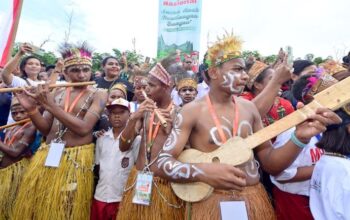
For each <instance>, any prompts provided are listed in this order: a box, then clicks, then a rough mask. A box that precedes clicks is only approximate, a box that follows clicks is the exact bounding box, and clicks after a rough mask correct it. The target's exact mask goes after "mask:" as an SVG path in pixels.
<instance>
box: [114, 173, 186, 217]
mask: <svg viewBox="0 0 350 220" xmlns="http://www.w3.org/2000/svg"><path fill="white" fill-rule="evenodd" d="M136 177H137V170H136V168H135V167H134V168H133V169H132V170H131V172H130V174H129V178H128V181H127V184H126V187H125V188H128V187H130V186H132V185H133V184H134V183H135V181H136ZM153 182H154V183H153V186H152V198H151V204H150V205H149V206H144V205H137V204H133V203H132V199H133V196H134V187H132V188H131V189H129V190H128V191H126V192H125V193H124V196H123V200H122V202H121V203H120V206H119V211H118V216H117V219H118V220H141V219H142V220H158V219H159V220H182V219H184V215H185V208H184V205H183V202H182V201H181V200H180V199H179V198H177V197H176V195H175V194H174V192H173V191H172V189H171V187H170V183H169V182H168V181H167V180H164V179H161V178H159V177H153ZM155 184H156V185H155ZM160 193H161V194H162V195H163V196H164V197H165V198H166V199H167V201H168V202H169V203H170V204H173V205H176V206H180V208H175V207H171V206H169V204H167V203H166V202H165V201H164V200H163V198H162V197H161V196H160Z"/></svg>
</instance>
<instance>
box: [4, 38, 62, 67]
mask: <svg viewBox="0 0 350 220" xmlns="http://www.w3.org/2000/svg"><path fill="white" fill-rule="evenodd" d="M19 46H20V43H18V42H17V43H15V44H14V47H13V48H12V52H11V54H12V56H15V55H16V53H17V52H18V50H19ZM33 55H34V56H36V57H38V58H39V59H40V60H41V61H42V62H44V63H45V64H46V65H55V63H56V60H57V57H56V55H55V54H54V53H53V52H51V51H48V52H46V51H45V50H43V49H40V53H34V54H33Z"/></svg>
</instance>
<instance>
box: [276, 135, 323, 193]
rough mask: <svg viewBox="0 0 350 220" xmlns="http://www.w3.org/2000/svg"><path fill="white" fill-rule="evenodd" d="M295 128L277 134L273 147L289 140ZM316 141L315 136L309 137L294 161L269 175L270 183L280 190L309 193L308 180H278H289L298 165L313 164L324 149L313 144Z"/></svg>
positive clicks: (293, 175) (277, 146)
mask: <svg viewBox="0 0 350 220" xmlns="http://www.w3.org/2000/svg"><path fill="white" fill-rule="evenodd" d="M294 130H295V128H291V129H289V130H287V131H285V132H283V133H282V134H280V135H278V136H277V138H276V141H275V142H274V144H273V147H274V148H279V147H282V146H283V145H284V144H285V143H287V142H288V141H289V140H290V137H291V135H292V133H293V132H294ZM317 142H318V139H317V138H316V137H313V138H311V140H310V142H309V143H308V144H307V145H306V147H304V148H303V150H302V151H301V152H300V153H299V155H298V157H297V158H296V159H295V160H294V162H293V163H292V164H291V165H290V166H289V167H288V168H287V169H285V170H284V171H283V172H282V173H280V174H279V175H277V176H271V175H270V179H271V181H272V183H273V184H274V185H275V186H277V187H278V188H279V189H280V190H282V191H284V192H288V193H292V194H298V195H304V196H309V195H310V180H305V181H300V182H292V183H280V182H278V181H286V180H290V179H292V178H293V177H295V175H296V174H297V171H298V167H304V166H311V165H314V164H315V163H316V162H317V161H318V160H319V159H320V158H321V156H322V154H323V152H324V150H322V149H319V148H317V147H316V146H315V145H316V143H317Z"/></svg>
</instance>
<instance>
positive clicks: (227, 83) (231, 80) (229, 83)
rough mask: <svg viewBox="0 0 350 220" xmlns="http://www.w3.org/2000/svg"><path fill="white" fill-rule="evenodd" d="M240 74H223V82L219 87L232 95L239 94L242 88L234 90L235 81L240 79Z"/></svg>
mask: <svg viewBox="0 0 350 220" xmlns="http://www.w3.org/2000/svg"><path fill="white" fill-rule="evenodd" d="M241 75H242V74H241V73H237V72H234V71H232V70H230V71H228V72H226V73H224V74H223V76H222V77H223V78H224V81H223V82H222V83H221V85H222V86H223V87H225V88H229V89H230V92H232V93H233V94H240V93H241V92H242V89H243V88H236V85H235V81H236V80H237V79H239V78H240V77H241Z"/></svg>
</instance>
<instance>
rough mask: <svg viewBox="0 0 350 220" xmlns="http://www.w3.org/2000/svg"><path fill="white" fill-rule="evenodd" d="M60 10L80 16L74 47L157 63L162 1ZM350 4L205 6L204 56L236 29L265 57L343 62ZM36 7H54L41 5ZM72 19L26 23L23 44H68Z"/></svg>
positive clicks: (299, 0) (292, 0) (65, 0)
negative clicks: (283, 54)
mask: <svg viewBox="0 0 350 220" xmlns="http://www.w3.org/2000/svg"><path fill="white" fill-rule="evenodd" d="M56 1H58V2H56V3H59V4H62V8H61V9H60V10H64V11H65V13H69V11H70V10H71V9H73V10H74V18H73V28H74V29H73V30H72V35H71V40H72V41H78V40H88V41H89V42H90V43H91V44H92V45H93V46H94V47H95V48H96V49H97V51H99V52H111V49H112V48H118V49H121V50H126V49H132V38H134V37H135V38H136V49H137V50H138V51H139V52H141V53H142V54H144V55H147V56H152V57H154V56H155V55H156V49H157V48H156V47H157V34H158V33H157V31H158V24H157V22H158V1H157V0H152V1H149V0H148V1H145V0H143V1H141V0H139V1H135V0H134V1H122V0H99V1H91V0H70V1H69V0H56ZM349 6H350V1H347V0H333V1H331V0H307V1H305V0H281V1H276V0H264V1H260V0H251V1H245V0H236V1H230V0H215V1H214V0H203V7H202V10H203V11H202V27H201V30H202V34H201V53H202V55H203V53H204V52H205V50H206V46H207V41H208V39H207V34H208V33H209V40H215V38H216V35H217V34H220V33H223V30H224V29H226V30H231V29H232V28H233V29H234V32H235V33H236V34H238V35H240V36H241V37H242V38H243V39H244V41H245V44H244V48H245V49H249V50H258V51H260V52H261V53H262V54H263V55H270V54H272V53H276V52H277V51H278V49H279V48H280V47H284V46H287V45H291V46H292V47H293V49H294V55H295V56H296V57H298V56H299V57H304V55H305V54H307V53H313V54H315V55H316V56H323V57H326V56H328V55H332V56H336V57H337V58H340V57H341V56H342V55H344V53H346V50H348V49H350V30H349V29H347V28H346V27H347V26H348V16H347V9H348V8H349ZM36 7H43V9H42V10H45V7H48V6H46V5H44V4H38V5H37V6H36ZM66 26H67V21H66V18H62V17H60V18H53V17H47V18H46V19H45V20H37V19H36V20H34V19H31V18H30V17H26V18H25V19H22V21H21V26H20V29H19V33H18V39H19V40H27V41H33V42H34V43H36V42H38V43H40V42H42V40H43V39H45V38H46V37H47V36H48V35H50V34H52V35H51V36H52V37H51V38H52V39H53V41H54V42H51V43H50V44H48V45H47V48H49V49H55V48H56V47H55V45H57V43H58V42H60V41H61V40H62V39H63V36H64V31H65V29H66Z"/></svg>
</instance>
